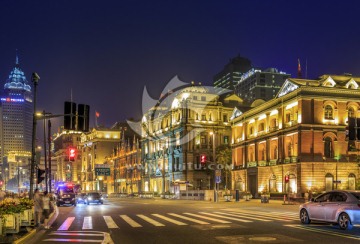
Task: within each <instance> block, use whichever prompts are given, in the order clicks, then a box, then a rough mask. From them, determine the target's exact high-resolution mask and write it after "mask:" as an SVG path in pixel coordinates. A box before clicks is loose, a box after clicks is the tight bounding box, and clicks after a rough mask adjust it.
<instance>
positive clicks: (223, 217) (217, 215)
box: [200, 212, 253, 223]
mask: <svg viewBox="0 0 360 244" xmlns="http://www.w3.org/2000/svg"><path fill="white" fill-rule="evenodd" d="M200 213H201V214H206V215H210V216H214V217H218V218H222V219H230V220H234V221H238V222H245V223H249V222H253V221H251V220H246V219H238V218H232V217H226V216H222V215H219V214H212V213H206V212H200Z"/></svg>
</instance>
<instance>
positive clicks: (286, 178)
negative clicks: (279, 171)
mask: <svg viewBox="0 0 360 244" xmlns="http://www.w3.org/2000/svg"><path fill="white" fill-rule="evenodd" d="M288 182H289V176H288V175H285V183H288Z"/></svg>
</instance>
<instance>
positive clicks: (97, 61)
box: [0, 0, 360, 126]
mask: <svg viewBox="0 0 360 244" xmlns="http://www.w3.org/2000/svg"><path fill="white" fill-rule="evenodd" d="M359 7H360V4H359V3H357V1H275V0H274V1H265V0H264V1H254V0H251V1H186V0H183V1H136V0H133V1H119V0H113V1H98V0H97V1H93V0H86V1H82V0H77V1H49V0H43V1H28V0H27V1H16V0H3V1H1V2H0V31H1V35H0V84H1V86H3V84H4V82H5V80H6V78H7V76H8V74H9V72H10V71H11V69H12V68H13V65H14V62H15V49H18V50H19V56H20V65H21V67H22V69H23V71H25V74H26V76H27V78H28V80H30V76H31V72H33V71H36V72H37V73H38V74H39V75H40V77H41V80H40V83H39V86H38V94H39V96H38V107H39V110H42V109H45V110H47V111H49V112H52V113H62V112H63V111H62V110H63V102H64V101H65V100H69V99H70V93H71V92H70V91H71V89H72V91H73V98H74V101H75V102H77V103H86V104H89V105H90V106H91V115H92V121H91V124H92V125H93V123H94V122H93V121H94V119H93V118H94V113H95V112H94V111H95V110H97V111H99V112H100V114H101V116H100V119H99V122H100V123H102V124H105V125H107V126H110V125H112V124H113V123H114V122H116V121H119V120H124V119H126V118H130V117H135V118H139V117H140V116H141V97H142V91H143V88H144V86H147V88H148V90H149V92H150V95H152V96H153V97H154V98H157V97H159V95H160V93H161V91H162V89H163V87H165V85H166V83H167V82H168V81H169V80H170V79H171V78H172V77H173V76H174V75H178V76H179V77H180V79H181V80H183V81H184V82H190V81H192V80H194V81H196V82H202V83H203V84H211V81H212V77H213V75H214V74H216V73H217V72H218V71H220V70H221V69H222V68H223V66H224V65H225V64H226V63H227V62H228V60H229V58H231V57H234V56H236V55H238V54H240V55H242V56H245V57H247V58H249V59H251V60H252V63H253V65H254V66H257V67H264V68H267V67H277V68H279V69H280V70H282V71H286V72H288V73H290V74H292V75H293V76H296V68H297V59H298V58H300V60H301V63H302V67H303V70H304V69H305V60H306V59H307V63H308V77H309V78H316V77H318V76H319V75H322V74H324V73H330V74H342V73H344V72H348V73H352V74H354V75H360V48H359V44H360V28H359V26H360V19H359V16H358V11H359Z"/></svg>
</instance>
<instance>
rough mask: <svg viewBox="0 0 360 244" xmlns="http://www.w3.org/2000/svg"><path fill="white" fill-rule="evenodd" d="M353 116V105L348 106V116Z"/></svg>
mask: <svg viewBox="0 0 360 244" xmlns="http://www.w3.org/2000/svg"><path fill="white" fill-rule="evenodd" d="M354 117H355V110H354V108H353V107H350V108H349V109H348V118H354Z"/></svg>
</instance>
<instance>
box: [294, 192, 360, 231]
mask: <svg viewBox="0 0 360 244" xmlns="http://www.w3.org/2000/svg"><path fill="white" fill-rule="evenodd" d="M299 211H300V221H301V223H303V224H310V222H311V221H319V222H328V223H333V224H338V225H339V227H340V229H342V230H346V229H351V228H352V226H353V225H354V224H360V191H347V190H334V191H329V192H326V193H323V194H321V195H320V196H318V197H316V198H315V199H311V200H310V202H307V203H304V204H301V205H300V209H299Z"/></svg>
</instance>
